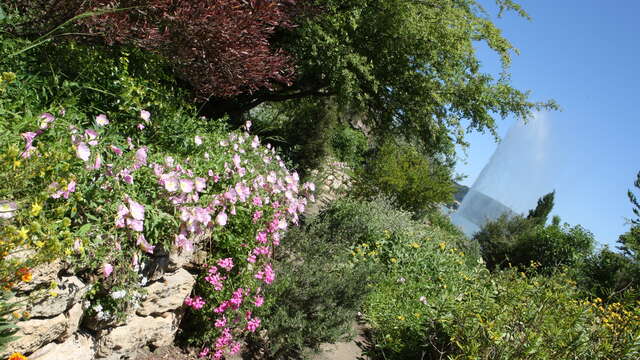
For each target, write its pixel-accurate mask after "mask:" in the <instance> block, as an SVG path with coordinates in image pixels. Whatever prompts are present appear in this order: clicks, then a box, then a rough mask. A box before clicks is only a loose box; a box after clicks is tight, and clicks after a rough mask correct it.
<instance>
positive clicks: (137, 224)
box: [127, 219, 144, 232]
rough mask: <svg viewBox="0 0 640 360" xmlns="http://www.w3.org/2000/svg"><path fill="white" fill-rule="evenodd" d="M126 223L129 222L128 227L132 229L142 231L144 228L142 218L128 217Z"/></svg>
mask: <svg viewBox="0 0 640 360" xmlns="http://www.w3.org/2000/svg"><path fill="white" fill-rule="evenodd" d="M127 223H128V224H129V229H131V230H133V231H136V232H142V231H143V230H144V222H143V221H142V220H136V219H128V220H127Z"/></svg>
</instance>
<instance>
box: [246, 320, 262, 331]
mask: <svg viewBox="0 0 640 360" xmlns="http://www.w3.org/2000/svg"><path fill="white" fill-rule="evenodd" d="M259 327H260V318H257V317H254V318H253V319H251V320H249V322H248V323H247V330H248V331H250V332H255V331H256V330H257V329H258V328H259Z"/></svg>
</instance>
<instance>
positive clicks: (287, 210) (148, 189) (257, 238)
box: [0, 110, 313, 358]
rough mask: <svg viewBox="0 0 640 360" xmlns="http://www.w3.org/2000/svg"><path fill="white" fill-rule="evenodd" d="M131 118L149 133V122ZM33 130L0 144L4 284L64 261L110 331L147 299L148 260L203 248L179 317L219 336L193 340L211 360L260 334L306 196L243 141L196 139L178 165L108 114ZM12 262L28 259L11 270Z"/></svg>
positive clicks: (254, 143) (59, 116)
mask: <svg viewBox="0 0 640 360" xmlns="http://www.w3.org/2000/svg"><path fill="white" fill-rule="evenodd" d="M139 117H140V123H141V124H148V125H151V123H152V122H153V121H154V120H153V119H152V118H153V115H152V114H151V113H149V112H148V111H146V110H142V111H140V113H139ZM38 120H39V122H38V123H36V124H33V131H27V132H23V133H22V134H21V140H22V141H21V144H20V145H18V144H16V143H13V144H3V145H4V147H5V149H6V151H3V153H2V165H1V166H2V167H3V168H2V170H3V171H2V175H1V176H2V177H4V179H2V180H3V181H4V184H11V186H10V187H8V186H4V187H2V189H0V196H1V197H2V199H3V201H4V202H3V206H4V207H3V209H4V211H3V212H2V214H3V218H4V220H3V221H5V222H4V223H3V226H2V232H3V235H4V237H5V238H7V239H9V241H3V243H2V244H1V245H2V246H3V251H4V252H3V258H4V259H3V261H2V262H1V264H2V268H1V269H0V271H1V272H2V275H3V281H4V283H5V284H8V285H10V282H12V281H15V280H16V277H22V280H23V281H24V280H25V276H27V275H26V273H25V272H20V269H22V268H24V267H29V266H33V265H34V264H35V263H38V262H42V261H46V260H50V259H52V258H55V257H57V256H60V255H63V256H66V257H67V258H68V259H69V261H71V262H72V263H74V264H75V265H76V266H77V267H78V268H79V270H80V271H81V272H83V271H84V272H85V273H86V274H87V275H90V274H95V275H97V276H96V277H95V278H94V279H95V280H96V281H95V284H94V285H93V287H92V289H91V290H90V292H89V294H88V299H89V300H90V302H91V304H90V306H91V310H90V313H92V314H94V315H95V316H96V318H97V320H101V321H107V320H111V319H114V318H116V317H117V316H118V315H121V314H124V313H126V311H127V310H128V309H129V308H130V307H131V306H136V303H137V301H138V300H139V299H140V298H141V296H143V294H142V293H141V292H140V285H144V284H145V282H146V281H147V279H146V278H145V277H144V275H143V269H144V267H145V266H146V264H147V263H148V262H149V260H150V255H152V254H154V253H155V252H156V251H158V249H163V250H165V251H169V250H171V249H172V248H178V249H181V250H183V251H191V250H193V248H194V247H199V248H201V249H205V250H207V252H208V254H209V264H208V265H206V266H205V267H204V268H203V272H202V275H201V276H200V278H199V280H200V284H199V285H198V290H197V292H198V293H197V295H195V296H194V297H189V298H187V299H186V300H185V305H187V306H189V307H190V308H192V309H193V310H194V312H196V313H198V314H202V315H196V316H195V317H196V318H197V317H199V316H201V317H206V318H207V319H209V318H210V317H211V316H215V318H216V319H215V320H216V321H215V325H216V326H210V328H211V329H207V327H204V328H203V329H206V330H205V331H206V334H205V336H203V337H201V338H199V339H200V341H201V340H205V341H211V342H212V344H211V348H212V355H213V356H214V357H217V358H220V357H221V356H222V353H223V351H226V352H231V353H233V352H237V351H238V349H239V342H238V340H240V339H241V337H242V335H243V334H244V333H246V332H254V331H256V330H257V329H258V328H259V327H260V323H261V320H260V318H258V317H255V316H252V315H251V313H252V310H253V309H254V308H256V307H260V306H261V305H262V303H263V302H264V297H263V295H262V289H263V287H264V286H268V285H269V284H271V283H272V282H273V281H274V280H275V277H276V274H275V272H274V270H273V267H272V265H271V260H270V258H271V256H272V254H273V252H274V251H275V249H276V247H277V246H278V245H279V243H280V239H281V236H282V234H283V232H284V231H285V230H286V229H287V227H288V226H289V224H291V223H297V222H298V221H299V214H300V213H302V212H303V211H304V208H305V205H306V202H307V199H306V195H307V194H310V191H311V189H312V188H313V186H312V185H310V184H300V182H299V177H298V175H297V174H296V173H295V172H293V173H290V172H288V170H287V169H286V166H285V164H284V162H283V161H282V159H280V157H279V156H278V155H277V154H276V153H275V150H274V149H273V148H270V147H269V146H267V147H263V146H261V145H260V140H259V138H258V137H257V136H251V135H249V133H248V132H244V133H232V134H229V135H228V136H224V135H223V133H222V132H209V133H203V134H201V135H195V136H194V137H193V138H192V139H191V140H190V141H192V142H193V146H192V148H191V151H190V155H189V156H185V155H183V154H181V153H173V152H169V151H167V150H165V149H163V148H159V147H156V146H154V145H153V143H150V142H147V143H146V144H143V143H142V142H141V141H140V138H143V136H142V134H144V131H145V129H144V127H140V130H139V131H140V133H141V136H140V137H136V138H131V137H129V138H126V139H123V138H121V137H120V136H119V134H118V133H117V132H114V131H112V130H111V129H110V127H111V122H112V120H111V119H109V118H108V117H107V116H106V115H104V114H99V115H97V116H95V117H94V125H93V126H92V127H89V128H80V127H78V126H77V125H75V124H76V123H77V122H74V121H72V119H70V118H69V116H68V115H67V114H65V112H64V111H61V112H60V113H56V115H53V114H51V113H43V114H42V115H40V116H39V117H38ZM249 127H250V124H247V126H246V130H247V131H248V130H249ZM18 146H19V147H18ZM20 251H29V252H30V255H29V256H27V257H26V258H18V257H14V258H12V259H10V258H9V257H10V256H11V255H13V253H16V252H20ZM87 271H88V273H87ZM92 276H93V275H92ZM208 325H213V322H209V323H208Z"/></svg>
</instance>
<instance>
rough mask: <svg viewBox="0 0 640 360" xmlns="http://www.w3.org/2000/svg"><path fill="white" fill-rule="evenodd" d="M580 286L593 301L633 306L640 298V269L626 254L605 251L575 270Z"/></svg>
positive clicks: (586, 260)
mask: <svg viewBox="0 0 640 360" xmlns="http://www.w3.org/2000/svg"><path fill="white" fill-rule="evenodd" d="M576 273H577V275H576V277H577V279H578V284H579V286H580V287H581V288H582V289H583V290H584V291H585V292H586V295H587V296H588V297H591V298H594V297H595V298H601V299H605V300H606V301H607V302H614V301H620V302H625V303H634V301H635V300H636V299H638V298H639V297H640V294H638V284H637V283H636V279H638V275H639V274H640V269H638V267H637V266H636V265H635V264H634V263H633V262H632V261H631V260H630V259H629V258H628V257H627V256H625V255H623V254H620V253H616V252H613V251H611V250H609V249H608V248H606V247H605V248H603V249H601V250H600V251H598V252H597V253H595V254H592V255H590V256H589V257H587V258H586V259H585V261H584V262H582V264H580V266H579V267H578V268H577V269H576Z"/></svg>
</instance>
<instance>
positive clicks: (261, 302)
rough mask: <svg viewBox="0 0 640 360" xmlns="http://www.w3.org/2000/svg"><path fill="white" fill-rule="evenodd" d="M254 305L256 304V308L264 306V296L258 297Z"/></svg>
mask: <svg viewBox="0 0 640 360" xmlns="http://www.w3.org/2000/svg"><path fill="white" fill-rule="evenodd" d="M253 304H254V305H255V306H256V307H260V306H262V304H264V297H262V296H260V295H258V296H256V297H255V298H254V300H253Z"/></svg>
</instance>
